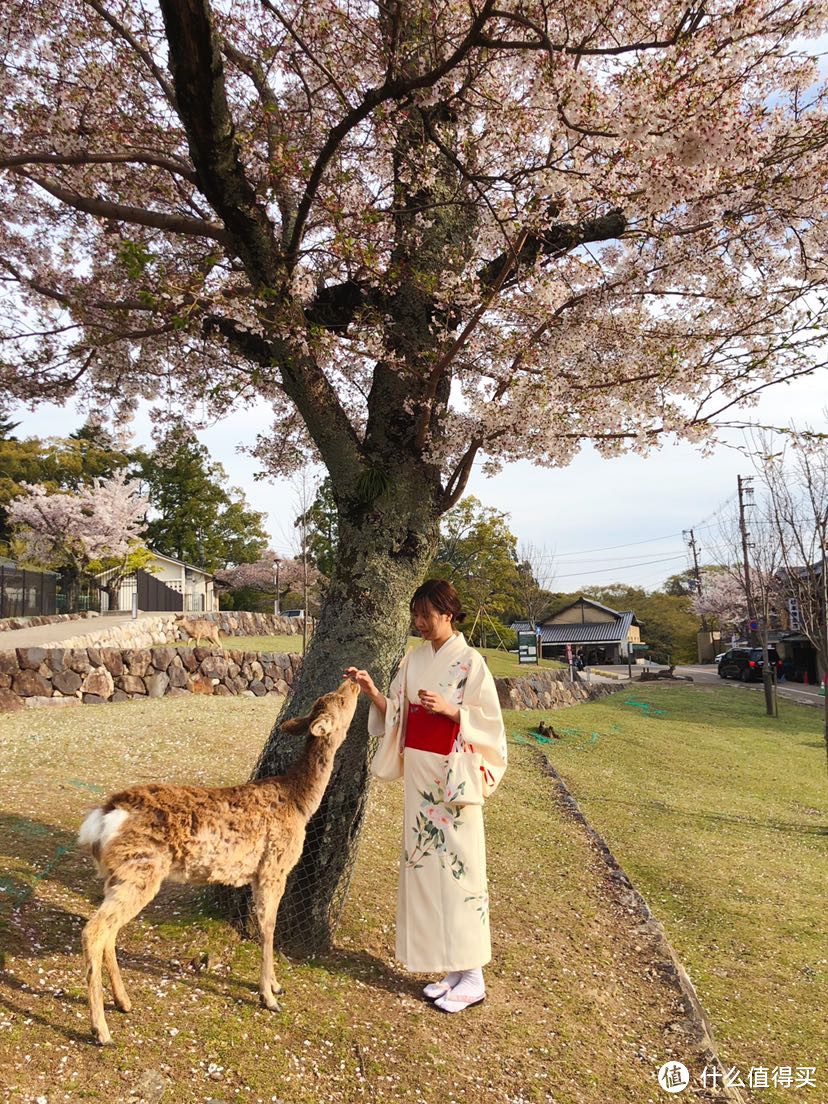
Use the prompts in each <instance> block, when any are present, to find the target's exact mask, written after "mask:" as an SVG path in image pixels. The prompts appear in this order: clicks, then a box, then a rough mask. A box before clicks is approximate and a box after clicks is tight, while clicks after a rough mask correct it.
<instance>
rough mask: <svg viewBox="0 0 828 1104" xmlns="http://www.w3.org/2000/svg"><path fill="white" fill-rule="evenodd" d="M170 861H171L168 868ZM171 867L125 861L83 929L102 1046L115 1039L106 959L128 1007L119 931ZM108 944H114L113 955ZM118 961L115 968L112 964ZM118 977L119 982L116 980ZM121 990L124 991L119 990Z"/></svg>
mask: <svg viewBox="0 0 828 1104" xmlns="http://www.w3.org/2000/svg"><path fill="white" fill-rule="evenodd" d="M168 866H169V864H167V868H168ZM167 868H165V867H163V866H162V864H160V863H151V864H148V863H141V864H137V863H136V864H133V865H131V866H130V865H125V866H122V867H120V868H119V869H118V871H117V873H113V874H111V875H110V876H109V878H108V879H107V882H106V887H105V890H104V894H105V895H104V900H103V904H102V905H101V906H100V908H99V909H98V911H97V912H96V913H95V914H94V915H93V916H92V918H91V920H90V921H89V922H88V924H87V925H86V927H85V928H84V929H83V937H82V938H83V957H84V961H85V963H86V987H87V995H88V997H89V1012H90V1016H91V1018H92V1034H93V1035H95V1037H96V1038H97V1040H98V1042H99V1043H100V1044H101V1046H106V1045H107V1044H108V1043H111V1042H112V1036H111V1035H110V1033H109V1027H108V1026H107V1022H106V1017H105V1016H104V1007H103V979H102V970H101V966H102V962H103V958H104V956H106V960H107V969H108V970H109V974H110V978H111V979H112V985H113V989H114V990H115V1000H116V1002H117V1003H118V1005H119V1006H120V1007H121V1008H124V1011H127V1010H128V1009H127V1008H126V1007H124V1004H126V1005H127V1006H128V1007H131V1004H130V1000H129V997H128V996H127V994H126V989H125V988H124V984H123V981H122V980H121V975H120V970H119V969H118V964H117V960H116V959H115V940H116V939H117V937H118V932H119V931H120V929H121V928H122V927H123V926H124V924H127V923H129V921H130V920H131V919H132V918H133V917H134V916H137V915H138V913H139V912H140V911H141V909H142V908H143V907H144V905H146V904H148V903H149V902H150V901H151V900H152V899H153V897H154V896H155V895H156V893H157V892H158V890H159V889H160V888H161V882H162V881H163V880H164V876H165V874H166V873H167ZM107 948H111V958H110V955H109V951H108V949H107ZM113 963H114V971H113V969H112V964H113ZM116 977H117V979H118V980H117V982H116V980H115V979H116ZM119 990H120V991H119Z"/></svg>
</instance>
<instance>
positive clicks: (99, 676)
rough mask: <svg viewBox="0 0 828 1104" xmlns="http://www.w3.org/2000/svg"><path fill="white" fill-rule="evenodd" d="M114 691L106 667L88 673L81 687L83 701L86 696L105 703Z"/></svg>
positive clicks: (113, 685) (110, 676)
mask: <svg viewBox="0 0 828 1104" xmlns="http://www.w3.org/2000/svg"><path fill="white" fill-rule="evenodd" d="M91 650H93V649H90V651H91ZM114 689H115V683H114V681H113V679H112V675H110V673H109V671H107V669H106V667H98V668H96V670H94V671H90V672H89V674H88V675H87V676H86V677H85V678H84V680H83V683H82V685H81V690H82V692H83V700H84V701H86V698H87V696H92V697H96V698H102V699H103V700H104V701H106V699H107V698H108V697H109V696H110V695H111V694H112V691H113V690H114Z"/></svg>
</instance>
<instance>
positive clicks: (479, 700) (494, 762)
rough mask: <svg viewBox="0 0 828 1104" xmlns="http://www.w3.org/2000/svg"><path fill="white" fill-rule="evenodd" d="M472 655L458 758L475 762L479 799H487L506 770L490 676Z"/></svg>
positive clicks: (462, 707) (499, 715) (502, 731)
mask: <svg viewBox="0 0 828 1104" xmlns="http://www.w3.org/2000/svg"><path fill="white" fill-rule="evenodd" d="M473 655H474V659H473V661H472V664H471V670H470V671H469V674H468V678H467V680H466V685H465V687H464V688H463V701H462V703H461V705H460V741H461V746H462V748H463V750H462V751H460V752H459V755H461V756H463V755H465V756H471V757H474V758H475V760H476V761H477V762H478V769H479V771H480V774H481V776H482V782H483V787H482V796H483V797H490V796H491V794H493V793H494V791H495V790H496V789H497V786H498V783H499V782H500V779H501V778H502V777H503V774H504V772H505V770H506V761H507V751H506V729H505V728H504V727H503V714H502V713H501V712H500V701H499V699H498V696H497V687H496V686H495V681H494V679H493V678H492V673H491V671H490V670H489V668H488V667H487V666H486V664H485V663H484V661H483V659H482V658H481V657H480V656H479V655H478V654H477V652H474V653H473ZM478 756H479V757H480V758H479V759H477V757H478Z"/></svg>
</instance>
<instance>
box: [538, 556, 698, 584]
mask: <svg viewBox="0 0 828 1104" xmlns="http://www.w3.org/2000/svg"><path fill="white" fill-rule="evenodd" d="M684 559H686V556H685V554H684V553H683V552H682V553H681V555H680V556H666V557H665V558H664V559H661V560H642V561H641V563H637V564H623V565H622V566H621V567H616V568H612V567H601V568H598V569H597V570H595V571H569V572H567V573H566V574H564V575H556V576H555V579H556V580H558V579H571V578H572V576H573V575H606V574H608V573H609V572H610V571H629V570H631V569H632V568H634V567H651V566H653V565H654V564H662V563H670V562H672V561H673V560H684Z"/></svg>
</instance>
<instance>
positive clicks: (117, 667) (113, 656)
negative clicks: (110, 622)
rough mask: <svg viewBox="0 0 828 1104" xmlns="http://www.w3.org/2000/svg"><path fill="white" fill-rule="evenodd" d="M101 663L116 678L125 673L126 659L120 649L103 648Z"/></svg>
mask: <svg viewBox="0 0 828 1104" xmlns="http://www.w3.org/2000/svg"><path fill="white" fill-rule="evenodd" d="M101 662H102V663H103V665H104V667H106V669H107V671H109V673H110V675H112V676H113V677H114V678H118V676H119V675H122V674H123V673H124V657H123V655H122V654H121V651H120V649H119V648H101Z"/></svg>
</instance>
